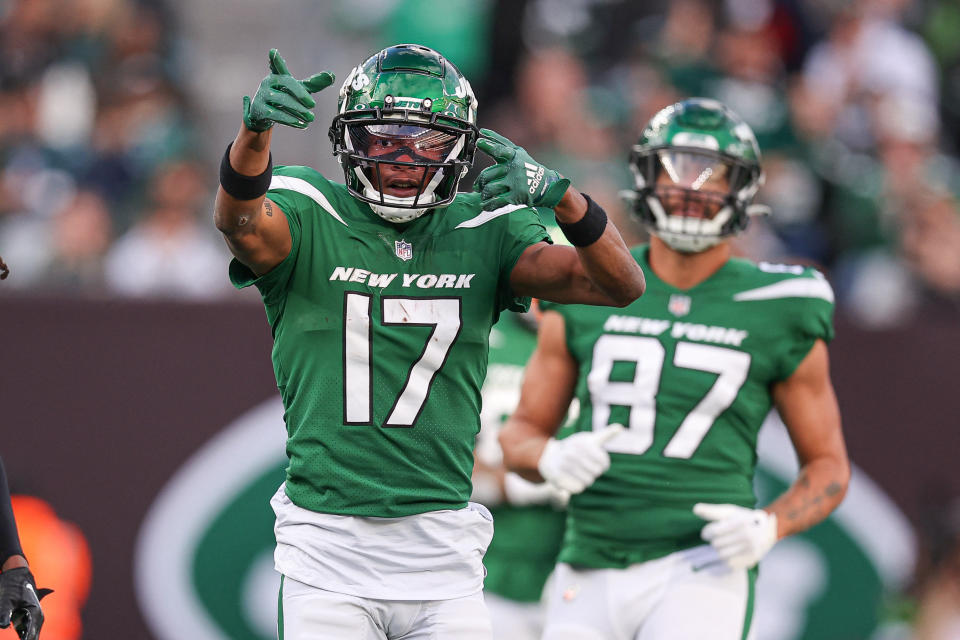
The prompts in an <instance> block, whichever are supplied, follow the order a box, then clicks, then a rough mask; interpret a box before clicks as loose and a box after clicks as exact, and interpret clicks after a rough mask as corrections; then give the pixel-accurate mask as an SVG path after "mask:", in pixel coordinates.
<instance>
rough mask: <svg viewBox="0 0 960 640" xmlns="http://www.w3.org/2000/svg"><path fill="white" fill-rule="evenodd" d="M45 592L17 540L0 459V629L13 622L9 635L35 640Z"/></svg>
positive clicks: (2, 633)
mask: <svg viewBox="0 0 960 640" xmlns="http://www.w3.org/2000/svg"><path fill="white" fill-rule="evenodd" d="M44 595H46V593H43V592H41V591H39V590H38V589H37V583H36V581H35V580H34V578H33V572H32V571H31V570H30V566H29V564H28V563H27V558H26V557H25V555H24V551H23V548H22V546H21V544H20V535H19V533H18V531H17V522H16V520H15V519H14V514H13V509H12V507H11V504H10V490H9V488H8V487H7V475H6V472H5V470H4V468H3V460H2V459H0V629H6V628H8V627H10V626H11V623H12V625H13V629H12V630H11V631H10V632H9V635H10V636H11V637H12V636H14V635H16V636H19V637H20V639H21V640H37V638H38V636H39V634H40V629H41V627H43V610H42V609H41V608H40V598H42V597H43V596H44ZM3 635H6V634H4V632H3V631H0V636H3Z"/></svg>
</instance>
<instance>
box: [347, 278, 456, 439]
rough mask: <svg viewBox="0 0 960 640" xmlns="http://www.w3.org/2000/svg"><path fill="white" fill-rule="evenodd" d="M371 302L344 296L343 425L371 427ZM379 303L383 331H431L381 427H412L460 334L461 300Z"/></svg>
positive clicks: (390, 300)
mask: <svg viewBox="0 0 960 640" xmlns="http://www.w3.org/2000/svg"><path fill="white" fill-rule="evenodd" d="M372 301H373V298H372V296H369V295H366V294H363V293H354V292H350V293H346V294H344V303H343V314H344V332H343V336H344V345H343V396H344V397H343V421H344V424H350V425H368V424H372V423H373V331H372V327H371V323H370V306H371V303H372ZM381 303H382V310H383V313H382V314H381V324H383V325H385V326H411V327H433V330H432V331H431V332H430V337H428V338H427V342H426V344H425V345H424V347H423V352H422V353H421V354H420V357H419V358H418V359H417V361H416V362H414V363H413V365H412V366H411V367H410V371H409V372H408V373H407V380H406V382H405V383H404V385H403V390H402V391H401V392H400V395H399V396H397V399H396V400H395V401H394V403H393V407H391V409H390V413H389V414H388V417H387V421H386V422H385V423H384V424H383V426H385V427H412V426H413V424H414V423H415V422H416V421H417V418H418V417H420V412H421V411H423V407H424V405H425V404H426V402H427V396H428V395H429V394H430V385H431V384H433V380H434V378H436V377H437V373H438V372H439V371H440V367H442V366H443V364H444V363H445V362H446V361H447V355H448V354H449V353H450V347H452V346H453V343H454V341H455V340H456V339H457V336H458V335H459V334H460V326H461V324H462V320H461V318H460V299H459V298H391V297H384V298H382V299H381Z"/></svg>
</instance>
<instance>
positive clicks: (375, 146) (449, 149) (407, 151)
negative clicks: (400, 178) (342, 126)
mask: <svg viewBox="0 0 960 640" xmlns="http://www.w3.org/2000/svg"><path fill="white" fill-rule="evenodd" d="M460 138H461V136H458V135H454V134H451V133H448V132H446V131H440V130H438V129H433V128H431V127H421V126H416V125H411V124H383V123H380V124H367V125H365V124H360V123H352V124H348V125H347V142H348V145H349V147H350V149H351V150H352V151H354V152H356V153H358V154H360V155H362V156H366V157H368V158H376V159H377V160H398V161H401V162H430V163H437V162H446V161H447V160H449V159H450V156H451V155H456V154H455V153H454V152H455V151H458V150H459V149H458V147H459V146H460V145H459V144H458V143H459V141H460Z"/></svg>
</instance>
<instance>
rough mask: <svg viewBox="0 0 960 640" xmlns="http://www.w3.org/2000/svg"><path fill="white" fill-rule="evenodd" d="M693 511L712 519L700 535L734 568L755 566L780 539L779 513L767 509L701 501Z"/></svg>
mask: <svg viewBox="0 0 960 640" xmlns="http://www.w3.org/2000/svg"><path fill="white" fill-rule="evenodd" d="M693 513H694V514H696V515H697V516H699V517H701V518H703V519H704V520H710V521H711V522H710V524H708V525H707V526H705V527H704V528H703V531H701V532H700V537H701V538H703V539H704V540H706V541H707V542H709V543H710V545H711V546H712V547H713V548H714V549H715V550H716V552H717V555H719V556H720V558H721V559H722V560H723V561H724V562H726V563H727V565H729V566H730V568H731V569H749V568H750V567H753V566H754V565H756V564H757V563H758V562H760V559H761V558H762V557H763V556H765V555H766V554H767V552H768V551H770V549H771V548H772V547H773V545H774V544H775V543H776V541H777V516H775V515H774V514H772V513H769V512H768V511H764V510H763V509H748V508H746V507H739V506H737V505H735V504H705V503H703V502H701V503H698V504H695V505H693Z"/></svg>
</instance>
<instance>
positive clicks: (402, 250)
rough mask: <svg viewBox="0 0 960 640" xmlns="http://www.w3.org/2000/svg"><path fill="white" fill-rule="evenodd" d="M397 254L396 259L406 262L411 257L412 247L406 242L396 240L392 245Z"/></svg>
mask: <svg viewBox="0 0 960 640" xmlns="http://www.w3.org/2000/svg"><path fill="white" fill-rule="evenodd" d="M393 246H394V248H395V249H396V252H397V257H398V258H400V259H401V260H403V261H404V262H406V261H407V260H409V259H410V258H412V257H413V245H412V244H410V243H409V242H407V241H406V240H396V241H395V242H394V243H393Z"/></svg>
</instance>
